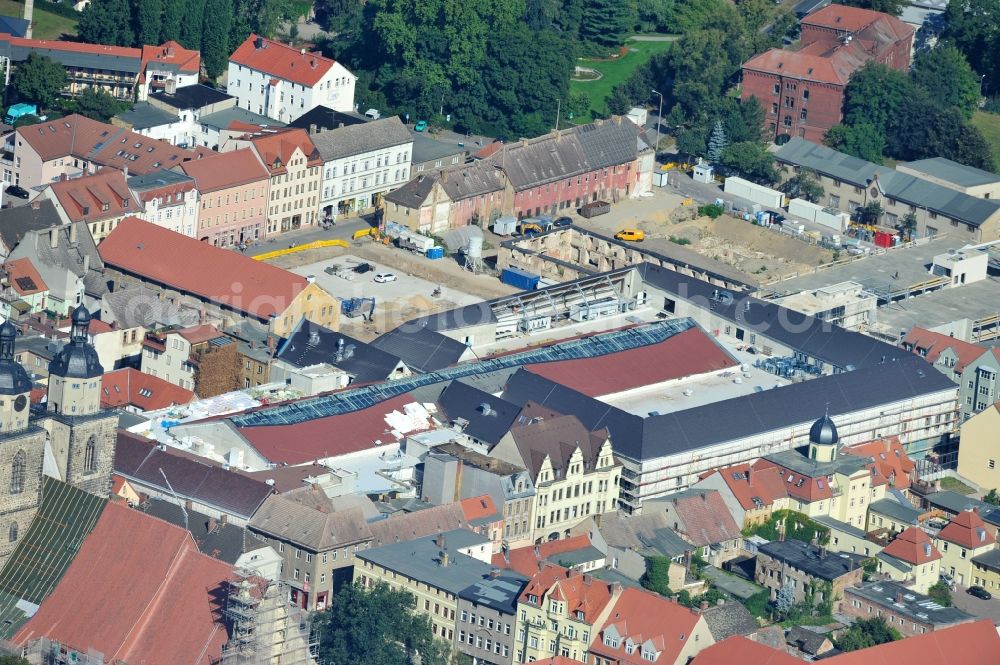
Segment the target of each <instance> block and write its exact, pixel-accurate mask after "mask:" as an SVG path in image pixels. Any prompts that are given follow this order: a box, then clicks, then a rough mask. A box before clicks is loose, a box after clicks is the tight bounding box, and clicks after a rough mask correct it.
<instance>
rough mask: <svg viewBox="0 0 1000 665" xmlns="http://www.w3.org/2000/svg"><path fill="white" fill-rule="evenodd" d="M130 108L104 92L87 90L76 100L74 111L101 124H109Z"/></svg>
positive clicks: (92, 89)
mask: <svg viewBox="0 0 1000 665" xmlns="http://www.w3.org/2000/svg"><path fill="white" fill-rule="evenodd" d="M127 108H128V104H126V103H125V102H123V101H121V100H120V99H115V98H114V97H112V96H111V95H109V94H108V93H107V92H105V91H104V90H95V89H94V88H87V89H86V90H84V91H83V92H82V93H80V95H79V96H77V98H76V99H75V100H74V103H73V110H74V111H75V112H76V113H79V114H80V115H83V116H86V117H88V118H93V119H94V120H97V121H100V122H107V121H109V120H110V119H111V118H112V117H113V116H115V115H118V114H119V113H121V112H122V111H124V110H125V109H127Z"/></svg>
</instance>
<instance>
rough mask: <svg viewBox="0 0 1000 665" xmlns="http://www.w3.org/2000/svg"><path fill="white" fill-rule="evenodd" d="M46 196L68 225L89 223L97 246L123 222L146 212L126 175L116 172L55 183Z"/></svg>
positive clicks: (99, 173) (47, 189)
mask: <svg viewBox="0 0 1000 665" xmlns="http://www.w3.org/2000/svg"><path fill="white" fill-rule="evenodd" d="M45 195H46V196H47V197H48V198H49V199H50V200H51V201H52V202H53V203H54V204H55V206H56V212H57V213H59V217H60V219H62V221H63V223H64V224H71V223H73V222H83V223H85V224H86V225H87V228H88V229H90V234H91V235H92V236H94V242H96V243H100V242H101V241H102V240H104V239H105V238H107V237H108V234H109V233H111V232H112V231H114V229H115V227H116V226H117V225H118V223H119V222H120V221H122V220H123V219H125V218H126V217H128V216H129V215H136V214H139V213H141V212H142V208H141V206H140V204H139V203H138V202H137V201H136V199H135V197H133V196H132V192H131V191H130V190H129V187H128V183H127V182H126V181H125V174H124V173H122V172H121V171H116V170H114V169H102V170H100V171H98V172H97V173H95V174H93V175H84V176H81V177H79V178H73V179H72V180H60V181H59V182H54V183H52V184H51V185H49V186H48V187H46V188H45Z"/></svg>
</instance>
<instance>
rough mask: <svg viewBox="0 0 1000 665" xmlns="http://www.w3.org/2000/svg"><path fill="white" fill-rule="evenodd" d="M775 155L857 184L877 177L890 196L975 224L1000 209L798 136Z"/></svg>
mask: <svg viewBox="0 0 1000 665" xmlns="http://www.w3.org/2000/svg"><path fill="white" fill-rule="evenodd" d="M775 157H776V158H777V159H778V160H780V161H783V162H787V163H790V164H795V165H798V166H803V167H806V168H810V169H813V170H815V171H817V172H818V173H823V174H825V175H828V176H831V177H834V178H837V179H838V180H843V181H844V182H849V183H851V184H853V185H855V186H857V187H865V186H867V185H868V184H869V183H870V182H871V180H872V179H874V178H878V183H879V187H880V188H881V189H882V191H883V192H884V193H885V195H886V196H887V197H890V198H893V199H895V200H898V201H902V202H903V203H908V204H910V205H914V206H917V207H920V208H926V209H927V210H930V211H932V212H935V213H938V214H940V215H944V216H945V217H948V218H950V219H955V220H958V221H960V222H963V223H965V224H969V225H972V226H979V225H981V224H982V223H983V222H985V221H987V220H988V219H990V218H991V217H992V216H994V215H996V214H997V212H998V211H1000V202H997V201H993V200H990V199H981V198H979V197H976V196H970V195H968V194H963V193H962V192H959V191H956V190H953V189H949V188H948V187H945V186H944V185H938V184H936V183H933V182H930V181H928V180H922V179H920V178H917V177H914V176H912V175H909V174H906V173H901V172H899V171H893V170H892V169H889V168H887V167H884V166H878V165H876V164H872V163H871V162H866V161H865V160H863V159H858V158H857V157H851V156H849V155H845V154H844V153H841V152H837V151H836V150H833V149H831V148H827V147H825V146H820V145H816V144H815V143H811V142H809V141H806V140H805V139H800V138H797V137H796V138H793V139H792V140H790V141H789V142H788V143H786V144H785V145H783V146H782V147H781V148H779V149H778V150H777V152H775Z"/></svg>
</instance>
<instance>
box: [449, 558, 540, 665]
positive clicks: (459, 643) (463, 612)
mask: <svg viewBox="0 0 1000 665" xmlns="http://www.w3.org/2000/svg"><path fill="white" fill-rule="evenodd" d="M527 583H528V580H527V578H525V577H523V576H521V575H518V574H517V573H510V572H501V571H499V570H495V569H494V570H491V571H490V574H489V576H488V577H485V578H484V579H481V580H477V581H476V582H473V583H472V584H471V585H470V586H469V587H467V588H465V589H463V590H462V591H459V592H458V618H457V620H456V632H455V649H456V650H457V651H458V652H460V653H463V654H465V655H466V656H469V657H471V658H472V659H473V661H472V662H474V663H479V664H481V665H500V664H501V663H510V662H512V657H513V654H514V650H515V645H514V634H515V632H516V631H517V599H518V597H519V596H520V595H521V591H522V590H523V589H524V587H525V585H526V584H527Z"/></svg>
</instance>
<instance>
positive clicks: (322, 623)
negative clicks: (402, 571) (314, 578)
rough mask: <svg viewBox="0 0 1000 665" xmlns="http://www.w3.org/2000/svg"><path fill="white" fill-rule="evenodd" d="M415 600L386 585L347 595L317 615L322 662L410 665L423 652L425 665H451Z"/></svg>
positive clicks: (346, 590)
mask: <svg viewBox="0 0 1000 665" xmlns="http://www.w3.org/2000/svg"><path fill="white" fill-rule="evenodd" d="M415 609H416V600H415V599H414V597H413V595H412V594H410V593H408V592H406V591H402V590H394V589H392V588H390V587H389V586H388V585H387V584H383V583H380V584H377V585H376V586H375V587H373V588H371V589H366V588H365V587H362V586H360V585H357V584H354V585H350V586H346V587H345V588H344V589H342V590H341V591H340V592H339V593H338V594H337V595H336V596H335V597H334V600H333V603H332V604H331V607H330V609H328V610H324V611H323V612H317V613H316V614H315V615H314V619H313V621H314V623H313V625H314V628H315V631H316V636H317V638H318V640H319V658H320V660H321V661H324V662H328V663H351V664H352V665H407V664H408V663H410V662H412V661H411V660H410V656H411V654H413V653H414V652H418V653H419V654H420V656H421V662H422V663H423V664H424V665H446V664H447V663H448V646H447V645H446V644H445V643H444V642H442V641H440V640H438V639H436V638H435V637H434V635H433V633H432V632H431V622H430V619H429V618H428V617H427V616H426V615H423V614H417V613H416V612H415Z"/></svg>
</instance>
